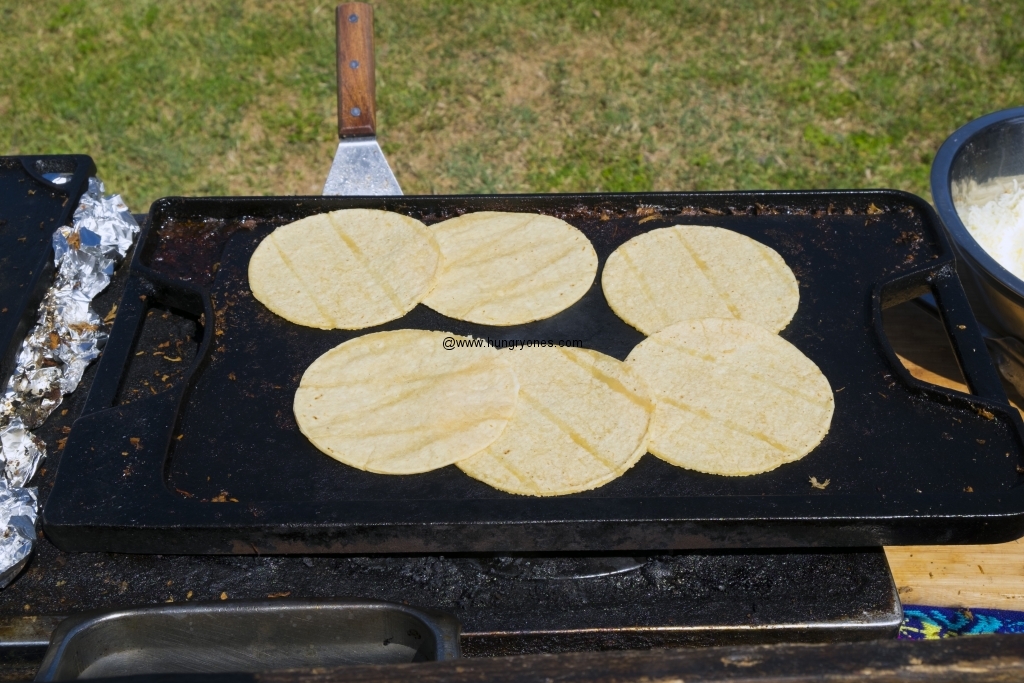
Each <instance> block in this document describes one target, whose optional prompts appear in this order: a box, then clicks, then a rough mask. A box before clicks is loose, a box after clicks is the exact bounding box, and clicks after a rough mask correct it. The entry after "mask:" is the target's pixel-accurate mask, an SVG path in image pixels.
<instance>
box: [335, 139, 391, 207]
mask: <svg viewBox="0 0 1024 683" xmlns="http://www.w3.org/2000/svg"><path fill="white" fill-rule="evenodd" d="M324 194H325V195H347V196H352V195H364V196H365V195H400V194H402V188H401V187H399V185H398V181H397V180H396V179H395V174H394V173H392V172H391V167H390V166H388V161H387V159H385V158H384V152H382V151H381V149H380V145H378V144H377V140H376V139H375V138H348V139H344V140H342V141H341V142H339V143H338V151H337V152H335V154H334V162H333V163H332V164H331V171H330V173H328V174H327V182H326V183H324Z"/></svg>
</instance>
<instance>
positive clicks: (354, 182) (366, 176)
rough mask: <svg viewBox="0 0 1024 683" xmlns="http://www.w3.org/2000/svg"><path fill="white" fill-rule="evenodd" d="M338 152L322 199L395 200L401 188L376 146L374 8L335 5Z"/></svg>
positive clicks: (363, 4) (360, 4)
mask: <svg viewBox="0 0 1024 683" xmlns="http://www.w3.org/2000/svg"><path fill="white" fill-rule="evenodd" d="M335 17H336V21H337V28H338V137H339V138H341V142H339V143H338V151H337V152H335V154H334V162H333V163H332V164H331V172H330V173H328V174H327V182H326V183H325V184H324V194H325V195H395V194H402V188H401V187H399V186H398V181H397V180H395V174H394V173H392V172H391V167H390V166H388V162H387V159H385V158H384V152H382V151H381V149H380V145H378V144H377V137H376V136H377V92H376V90H377V89H376V78H375V75H374V63H373V61H374V60H373V8H372V7H371V6H370V5H368V4H366V3H364V2H348V3H344V4H342V5H338V9H337V13H336V15H335Z"/></svg>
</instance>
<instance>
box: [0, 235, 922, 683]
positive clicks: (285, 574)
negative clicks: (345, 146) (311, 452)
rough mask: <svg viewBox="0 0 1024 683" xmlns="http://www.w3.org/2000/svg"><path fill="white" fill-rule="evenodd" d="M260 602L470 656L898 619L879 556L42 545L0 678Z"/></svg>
mask: <svg viewBox="0 0 1024 683" xmlns="http://www.w3.org/2000/svg"><path fill="white" fill-rule="evenodd" d="M140 218H142V217H140ZM129 258H130V255H129ZM126 270H127V269H119V270H118V273H117V274H116V275H115V277H114V281H113V282H112V284H111V286H110V287H109V288H108V289H107V290H106V291H105V292H103V293H102V294H100V295H99V296H98V297H97V299H96V300H95V302H94V308H95V309H96V310H97V311H98V312H99V313H100V315H101V316H103V315H106V314H107V312H108V311H110V309H111V308H112V306H113V305H114V304H115V303H116V302H117V301H118V300H119V298H120V296H121V293H122V290H123V287H124V283H125V275H126ZM152 318H153V320H152V321H151V323H147V324H151V325H152V326H153V327H154V330H155V337H154V338H163V339H167V338H173V336H172V337H168V335H169V334H170V335H175V334H176V335H178V338H179V339H180V340H181V345H182V347H183V348H185V349H186V352H187V348H186V347H187V346H188V344H189V343H190V340H189V335H190V334H193V333H194V330H192V329H191V328H190V327H189V324H188V323H187V321H186V320H185V319H184V318H180V317H178V316H177V315H175V314H174V312H173V311H164V312H160V311H157V312H155V314H154V315H153V316H152ZM142 334H143V335H144V336H145V335H146V330H145V328H144V329H143V332H142ZM182 365H184V363H182ZM95 372H96V364H93V366H91V367H90V368H89V370H88V371H87V372H86V375H85V378H84V380H83V382H82V385H81V386H80V387H79V389H78V390H77V391H76V392H75V393H74V394H72V395H71V396H69V397H67V399H66V400H65V403H64V405H62V406H61V408H60V409H58V411H57V412H56V413H54V414H53V416H51V418H50V420H49V421H48V422H47V423H46V424H45V425H44V426H43V427H42V428H40V429H39V430H38V431H37V432H36V433H37V434H38V435H39V436H40V437H41V438H42V439H44V440H45V441H46V444H47V447H48V450H49V458H48V460H47V461H46V463H45V464H44V468H43V470H42V471H41V473H40V475H39V476H38V477H37V481H36V482H34V483H36V484H37V485H38V486H39V494H40V503H41V504H43V503H45V501H46V498H47V496H48V495H49V492H50V490H51V488H52V486H53V481H54V475H55V472H56V469H57V467H58V464H59V462H60V455H61V452H60V448H61V447H62V444H63V439H65V437H66V435H67V433H68V432H69V431H70V427H71V424H72V422H73V421H74V419H75V418H76V417H77V415H78V414H79V413H80V412H81V409H82V406H83V404H84V401H85V397H86V395H87V394H88V391H89V388H90V386H91V383H92V379H93V377H94V375H95ZM174 381H175V377H173V376H170V375H168V374H167V373H163V372H162V371H161V370H160V369H159V368H155V369H153V370H152V371H150V370H147V369H145V368H143V369H142V370H140V371H139V372H137V373H133V374H132V375H131V376H129V377H128V379H127V380H126V385H125V386H124V387H123V388H122V391H123V392H133V391H140V392H153V391H156V390H157V389H158V388H161V389H162V388H163V387H165V386H166V385H167V384H168V383H173V382H174ZM267 597H271V598H278V599H281V600H287V599H289V598H328V597H367V598H377V599H384V600H390V601H395V602H401V603H407V604H411V605H416V606H419V607H429V608H436V609H441V610H445V611H447V612H450V613H452V614H454V615H455V616H456V617H457V618H458V619H459V620H460V621H461V623H462V627H463V636H462V648H463V652H464V655H465V656H492V655H504V654H518V653H529V652H558V651H568V650H599V649H620V648H647V647H670V646H679V645H706V644H723V643H735V642H751V643H764V642H778V641H835V640H853V639H865V638H883V637H893V636H894V635H895V634H896V632H897V630H898V627H899V623H900V620H901V618H902V610H901V607H900V603H899V599H898V596H897V594H896V589H895V586H894V584H893V580H892V577H891V574H890V572H889V568H888V565H887V563H886V560H885V556H884V554H883V553H882V550H881V549H880V548H870V549H862V550H850V549H843V550H841V551H827V550H826V551H823V550H813V551H809V550H795V551H787V552H777V551H759V552H754V553H743V552H728V551H717V552H699V551H696V552H694V551H687V552H678V553H674V554H657V555H645V554H643V553H638V554H631V555H628V556H621V555H605V556H597V557H594V556H590V557H584V556H580V555H571V556H552V555H536V554H535V555H501V556H498V555H457V556H444V557H441V556H323V555H320V556H316V557H305V558H303V557H293V556H292V557H283V556H259V555H255V554H254V555H252V556H171V555H127V554H110V553H65V552H61V551H60V550H58V549H57V548H56V547H55V546H53V545H52V544H51V543H49V542H48V541H47V540H46V539H45V538H41V539H40V541H39V542H38V544H37V549H36V552H35V554H34V556H33V557H32V559H31V560H30V563H29V565H28V567H27V569H26V570H25V572H24V573H23V574H22V575H21V576H20V577H18V578H17V579H16V580H15V581H14V582H13V583H12V584H11V585H10V586H9V587H8V588H6V589H4V590H2V591H0V668H2V669H3V671H4V672H6V673H0V679H3V678H4V677H5V676H14V677H16V678H17V677H19V676H21V677H24V676H25V672H26V671H29V672H30V671H31V669H32V667H33V666H37V665H38V662H39V660H41V657H42V654H43V651H44V650H45V646H46V642H47V640H48V638H49V633H50V631H51V630H52V628H53V627H54V626H55V625H56V623H58V622H59V620H60V618H62V617H63V616H67V615H70V614H73V613H77V612H81V611H84V610H91V609H98V608H116V607H124V606H129V605H144V604H156V603H163V602H169V601H172V600H173V601H174V602H182V601H210V600H243V599H266V598H267ZM5 660H6V664H4V662H5ZM18 662H20V665H19V664H18ZM28 675H29V676H31V673H29V674H28Z"/></svg>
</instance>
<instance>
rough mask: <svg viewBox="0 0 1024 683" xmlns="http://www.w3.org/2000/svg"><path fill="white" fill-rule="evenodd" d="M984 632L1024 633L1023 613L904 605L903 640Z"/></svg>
mask: <svg viewBox="0 0 1024 683" xmlns="http://www.w3.org/2000/svg"><path fill="white" fill-rule="evenodd" d="M982 633H1024V612H1010V611H1008V610H1002V609H966V608H960V609H955V608H950V607H926V606H923V605H904V606H903V625H902V626H900V635H899V637H900V638H901V639H908V640H933V639H936V638H949V637H952V636H973V635H978V634H982Z"/></svg>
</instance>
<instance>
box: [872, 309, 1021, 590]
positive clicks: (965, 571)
mask: <svg viewBox="0 0 1024 683" xmlns="http://www.w3.org/2000/svg"><path fill="white" fill-rule="evenodd" d="M884 320H885V329H886V333H887V335H888V337H889V341H890V342H891V343H892V345H893V348H895V349H896V353H897V354H899V356H900V360H902V361H903V364H904V365H905V366H906V367H907V369H908V370H910V373H911V374H912V375H913V376H914V377H916V378H918V379H920V380H922V381H925V382H931V383H933V384H938V385H940V386H943V387H947V388H950V389H956V390H958V391H963V392H967V385H966V384H965V383H964V381H963V376H962V375H961V374H960V368H959V367H957V364H956V359H955V357H954V356H953V350H952V348H950V345H949V341H948V339H947V338H946V335H945V332H944V331H943V329H942V325H941V323H939V322H938V321H937V320H935V319H934V318H932V317H931V316H930V315H928V314H927V313H925V312H924V311H922V310H921V309H919V308H918V307H917V306H915V305H914V304H910V303H908V304H902V305H900V306H896V307H895V308H891V309H889V310H887V311H885V313H884ZM1004 386H1005V388H1006V390H1007V394H1008V396H1009V397H1010V402H1011V403H1013V404H1014V405H1015V406H1016V407H1017V409H1018V410H1020V408H1021V406H1024V397H1021V396H1020V394H1018V393H1017V392H1016V391H1015V390H1014V389H1013V387H1011V386H1009V385H1008V384H1005V383H1004ZM1022 413H1024V411H1022ZM885 554H886V557H887V558H888V559H889V567H890V568H891V569H892V574H893V578H894V579H895V580H896V587H897V589H898V590H899V594H900V599H901V600H902V601H903V602H904V603H905V604H915V605H935V606H940V607H988V608H996V609H1008V610H1024V539H1021V540H1017V541H1012V542H1010V543H1000V544H997V545H946V546H902V547H888V548H886V549H885Z"/></svg>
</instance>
